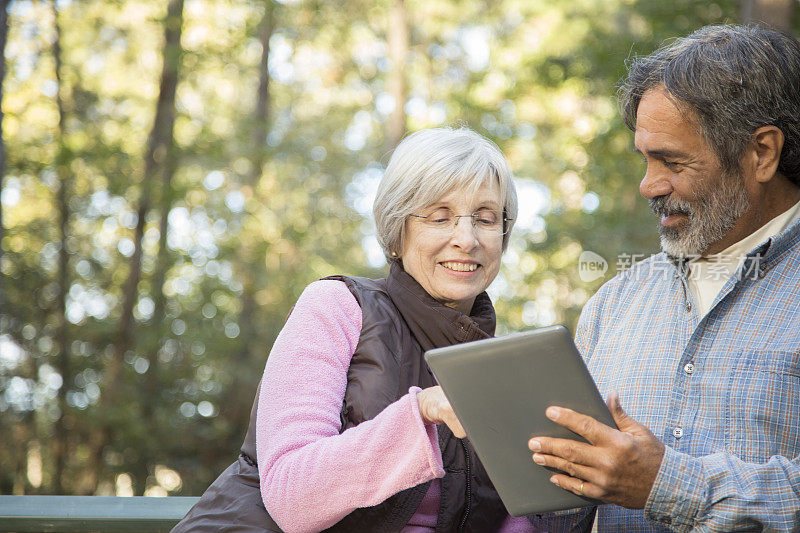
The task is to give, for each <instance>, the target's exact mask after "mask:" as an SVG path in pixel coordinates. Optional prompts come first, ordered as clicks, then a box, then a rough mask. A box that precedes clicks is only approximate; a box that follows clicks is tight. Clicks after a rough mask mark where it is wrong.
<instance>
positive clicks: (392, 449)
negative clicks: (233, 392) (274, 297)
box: [256, 280, 444, 533]
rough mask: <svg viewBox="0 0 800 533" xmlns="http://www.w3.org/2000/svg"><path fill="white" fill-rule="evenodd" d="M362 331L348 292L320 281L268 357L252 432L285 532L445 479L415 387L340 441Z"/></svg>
mask: <svg viewBox="0 0 800 533" xmlns="http://www.w3.org/2000/svg"><path fill="white" fill-rule="evenodd" d="M360 333H361V309H360V307H359V306H358V302H357V301H356V299H355V297H353V295H352V294H351V293H350V291H349V289H347V286H346V285H345V284H344V283H342V282H340V281H332V280H322V281H317V282H314V283H312V284H311V285H309V286H308V287H307V288H306V290H305V291H304V292H303V294H302V295H301V296H300V299H299V300H298V301H297V304H296V305H295V307H294V309H293V311H292V313H291V315H290V316H289V319H288V320H287V322H286V325H285V326H284V328H283V330H282V331H281V332H280V334H279V335H278V338H277V339H276V341H275V344H274V345H273V347H272V350H271V352H270V355H269V358H268V360H267V364H266V368H265V370H264V376H263V379H262V384H261V396H260V398H259V404H258V414H257V426H256V451H257V456H258V465H259V477H260V483H261V496H262V498H263V500H264V505H265V507H266V508H267V510H268V511H269V513H270V515H271V516H272V518H273V519H274V520H275V521H276V522H277V523H278V525H279V526H280V527H281V528H282V529H283V530H284V531H286V532H287V533H293V532H303V531H319V530H322V529H325V528H327V527H329V526H331V525H333V524H335V523H336V522H338V521H339V520H341V519H342V518H343V517H344V516H346V515H347V514H349V513H350V512H352V511H353V510H354V509H356V508H358V507H368V506H372V505H377V504H378V503H380V502H382V501H383V500H385V499H386V498H388V497H389V496H392V495H393V494H396V493H397V492H400V491H401V490H405V489H407V488H410V487H413V486H415V485H418V484H420V483H424V482H426V481H429V480H431V479H434V478H437V477H443V476H444V470H443V468H442V458H441V452H440V450H439V444H438V440H437V432H436V426H434V425H428V426H426V425H425V424H423V422H422V418H421V416H420V414H419V406H418V404H417V400H416V394H417V392H419V390H420V389H419V388H417V387H412V388H411V389H410V390H409V392H408V394H406V395H404V396H403V397H401V398H400V399H399V400H397V401H395V402H394V403H392V404H390V405H389V406H388V407H386V409H384V410H383V411H382V412H381V413H379V414H378V416H376V417H375V418H374V419H372V420H368V421H365V422H363V423H361V424H359V425H357V426H355V427H352V428H349V429H347V430H346V431H344V432H342V433H341V434H340V431H341V419H340V412H341V408H342V402H343V400H344V393H345V389H346V387H347V370H348V368H349V366H350V359H351V358H352V355H353V352H354V351H355V348H356V346H357V344H358V339H359V335H360Z"/></svg>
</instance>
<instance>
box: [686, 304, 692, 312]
mask: <svg viewBox="0 0 800 533" xmlns="http://www.w3.org/2000/svg"><path fill="white" fill-rule="evenodd" d="M686 310H687V311H691V310H692V302H686Z"/></svg>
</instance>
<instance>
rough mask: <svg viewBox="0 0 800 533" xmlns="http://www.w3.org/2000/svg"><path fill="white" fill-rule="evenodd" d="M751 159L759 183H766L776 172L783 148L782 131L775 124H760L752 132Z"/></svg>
mask: <svg viewBox="0 0 800 533" xmlns="http://www.w3.org/2000/svg"><path fill="white" fill-rule="evenodd" d="M752 150H753V153H752V157H751V161H752V162H753V164H754V168H753V170H754V175H755V178H756V181H758V182H759V183H766V182H768V181H769V180H771V179H772V177H773V176H774V175H775V173H776V172H778V163H780V160H781V150H783V132H782V131H781V130H780V129H779V128H777V127H776V126H761V127H760V128H758V129H757V130H756V131H755V132H754V133H753V144H752Z"/></svg>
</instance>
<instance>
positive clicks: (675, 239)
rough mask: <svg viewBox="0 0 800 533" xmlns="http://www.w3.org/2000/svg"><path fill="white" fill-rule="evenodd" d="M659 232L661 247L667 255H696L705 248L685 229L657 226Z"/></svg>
mask: <svg viewBox="0 0 800 533" xmlns="http://www.w3.org/2000/svg"><path fill="white" fill-rule="evenodd" d="M659 233H660V234H661V249H662V250H663V251H664V252H665V253H666V254H667V255H669V256H672V257H678V258H685V257H697V256H698V255H700V254H702V253H703V251H704V250H705V249H706V248H707V246H706V245H705V243H702V242H700V241H699V239H697V238H696V237H695V236H694V235H691V234H689V232H686V231H676V230H675V229H674V228H664V227H661V228H659Z"/></svg>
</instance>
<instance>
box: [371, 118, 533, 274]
mask: <svg viewBox="0 0 800 533" xmlns="http://www.w3.org/2000/svg"><path fill="white" fill-rule="evenodd" d="M490 180H494V181H496V182H497V184H498V185H499V186H500V201H501V202H502V203H503V211H504V215H505V216H507V217H508V218H509V219H510V220H509V221H508V222H507V225H506V229H507V230H508V233H506V234H505V235H504V236H503V250H505V249H506V246H507V245H508V238H509V235H510V234H511V228H512V227H513V225H514V220H513V219H515V218H517V192H516V189H515V188H514V179H513V177H512V175H511V170H510V169H509V166H508V162H507V161H506V158H505V156H504V155H503V153H502V152H501V151H500V149H499V148H498V147H497V145H496V144H494V143H493V142H492V141H490V140H489V139H486V138H485V137H482V136H481V135H479V134H477V133H475V132H474V131H472V130H470V129H469V128H464V127H461V128H434V129H426V130H420V131H417V132H415V133H412V134H411V135H409V136H408V137H406V138H405V139H403V141H402V142H401V143H400V144H398V145H397V148H395V150H394V153H393V154H392V157H391V159H389V164H388V165H387V166H386V171H385V172H384V174H383V179H381V183H380V185H378V191H377V193H376V195H375V203H374V204H373V207H372V212H373V215H374V216H375V226H376V228H377V230H378V231H377V233H378V241H379V242H380V244H381V247H383V253H384V255H386V258H387V259H388V260H389V261H391V260H393V259H395V258H397V257H398V256H399V255H400V252H401V251H402V247H403V238H404V236H405V222H406V220H407V219H408V216H409V215H410V214H412V213H416V212H418V211H419V210H421V209H424V208H425V207H428V206H429V205H431V204H433V203H435V202H437V201H438V200H439V199H440V198H441V197H442V196H445V195H446V194H448V193H449V192H451V191H453V190H461V189H467V190H471V191H473V192H474V191H477V190H478V189H479V188H480V187H481V185H483V184H486V183H490Z"/></svg>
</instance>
